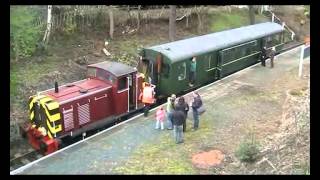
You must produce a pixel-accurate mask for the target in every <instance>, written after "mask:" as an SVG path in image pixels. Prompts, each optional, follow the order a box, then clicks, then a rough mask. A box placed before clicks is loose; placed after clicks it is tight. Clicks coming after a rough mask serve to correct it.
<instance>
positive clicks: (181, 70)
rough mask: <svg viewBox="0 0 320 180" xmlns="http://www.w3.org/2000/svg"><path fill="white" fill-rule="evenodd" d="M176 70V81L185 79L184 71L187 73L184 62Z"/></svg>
mask: <svg viewBox="0 0 320 180" xmlns="http://www.w3.org/2000/svg"><path fill="white" fill-rule="evenodd" d="M177 70H178V80H179V81H181V80H184V79H186V71H187V68H186V63H185V62H184V63H182V64H180V65H178V68H177Z"/></svg>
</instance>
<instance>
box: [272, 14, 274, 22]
mask: <svg viewBox="0 0 320 180" xmlns="http://www.w3.org/2000/svg"><path fill="white" fill-rule="evenodd" d="M272 22H274V14H273V13H272Z"/></svg>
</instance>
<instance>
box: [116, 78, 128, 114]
mask: <svg viewBox="0 0 320 180" xmlns="http://www.w3.org/2000/svg"><path fill="white" fill-rule="evenodd" d="M128 80H129V76H122V77H118V85H117V91H116V95H115V97H114V98H115V99H114V105H115V110H116V112H115V113H116V115H120V114H123V113H126V112H129V82H128Z"/></svg>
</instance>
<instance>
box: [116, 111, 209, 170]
mask: <svg viewBox="0 0 320 180" xmlns="http://www.w3.org/2000/svg"><path fill="white" fill-rule="evenodd" d="M208 116H209V115H208V114H207V115H206V116H205V114H204V115H202V116H201V125H200V126H201V128H199V129H198V130H197V131H193V132H192V131H190V126H191V124H192V123H191V122H190V120H187V121H188V122H187V131H188V132H187V133H184V140H185V142H187V143H183V144H175V142H174V139H173V134H172V133H173V132H172V131H164V132H162V133H163V135H162V136H161V137H160V138H159V140H158V142H155V143H150V144H144V145H142V146H141V147H140V148H137V150H136V151H135V152H134V153H133V155H132V156H131V157H130V158H129V159H128V160H127V162H126V163H125V164H124V165H122V166H119V167H117V168H116V169H115V172H116V173H120V174H142V173H143V174H197V173H198V170H197V169H195V168H194V167H193V165H192V162H191V159H192V155H193V154H195V153H198V152H200V151H203V147H207V146H208V144H210V143H211V141H212V136H213V135H214V133H215V131H213V126H212V121H211V120H209V119H208ZM168 150H170V151H168ZM141 157H144V158H141Z"/></svg>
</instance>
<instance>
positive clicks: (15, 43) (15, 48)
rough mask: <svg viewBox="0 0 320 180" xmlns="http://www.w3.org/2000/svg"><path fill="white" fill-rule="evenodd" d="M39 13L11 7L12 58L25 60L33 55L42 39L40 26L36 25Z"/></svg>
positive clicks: (33, 10)
mask: <svg viewBox="0 0 320 180" xmlns="http://www.w3.org/2000/svg"><path fill="white" fill-rule="evenodd" d="M38 17H39V12H37V11H36V10H35V8H31V7H27V6H11V7H10V56H11V57H14V58H23V57H29V56H31V55H33V53H34V52H35V50H36V48H37V44H38V41H39V40H40V38H41V34H42V33H41V30H43V28H42V27H41V26H40V25H36V21H37V18H38Z"/></svg>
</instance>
